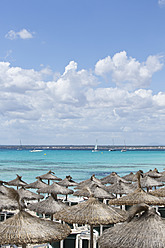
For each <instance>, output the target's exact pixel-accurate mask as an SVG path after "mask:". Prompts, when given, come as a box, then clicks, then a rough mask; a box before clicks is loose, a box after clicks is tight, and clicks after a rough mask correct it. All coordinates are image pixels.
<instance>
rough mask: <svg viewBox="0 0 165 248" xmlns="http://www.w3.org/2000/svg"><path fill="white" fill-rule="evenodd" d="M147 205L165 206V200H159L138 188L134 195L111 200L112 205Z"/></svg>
mask: <svg viewBox="0 0 165 248" xmlns="http://www.w3.org/2000/svg"><path fill="white" fill-rule="evenodd" d="M139 203H146V204H148V205H165V199H163V198H159V197H156V196H153V195H151V194H150V193H147V192H145V191H144V190H143V189H141V188H138V189H136V190H135V191H134V192H133V193H130V194H128V195H126V196H122V197H120V198H118V199H113V200H109V204H110V205H135V204H139Z"/></svg>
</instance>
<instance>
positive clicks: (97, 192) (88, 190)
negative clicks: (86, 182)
mask: <svg viewBox="0 0 165 248" xmlns="http://www.w3.org/2000/svg"><path fill="white" fill-rule="evenodd" d="M91 194H92V195H93V197H95V198H99V199H113V198H115V196H114V195H113V194H111V193H108V192H107V191H106V190H105V189H103V188H100V187H99V186H98V185H97V184H94V185H92V186H90V187H84V188H82V189H80V190H78V191H75V192H74V193H73V195H74V196H85V197H90V195H91Z"/></svg>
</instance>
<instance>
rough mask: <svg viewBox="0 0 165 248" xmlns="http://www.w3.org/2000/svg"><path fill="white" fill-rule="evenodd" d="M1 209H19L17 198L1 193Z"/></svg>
mask: <svg viewBox="0 0 165 248" xmlns="http://www.w3.org/2000/svg"><path fill="white" fill-rule="evenodd" d="M0 199H1V200H0V210H2V209H10V210H15V209H19V204H18V202H17V200H15V199H10V198H9V197H8V196H7V195H3V194H2V193H0Z"/></svg>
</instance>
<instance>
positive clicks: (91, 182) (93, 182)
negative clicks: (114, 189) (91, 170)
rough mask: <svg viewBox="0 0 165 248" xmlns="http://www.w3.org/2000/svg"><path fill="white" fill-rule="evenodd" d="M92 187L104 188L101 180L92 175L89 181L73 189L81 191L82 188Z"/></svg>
mask: <svg viewBox="0 0 165 248" xmlns="http://www.w3.org/2000/svg"><path fill="white" fill-rule="evenodd" d="M92 185H98V186H99V187H102V188H105V186H104V185H103V184H102V182H101V180H99V179H98V178H96V177H95V175H92V176H91V177H90V178H89V179H87V180H84V181H82V182H80V183H78V185H77V186H76V187H75V189H81V188H83V187H91V186H92Z"/></svg>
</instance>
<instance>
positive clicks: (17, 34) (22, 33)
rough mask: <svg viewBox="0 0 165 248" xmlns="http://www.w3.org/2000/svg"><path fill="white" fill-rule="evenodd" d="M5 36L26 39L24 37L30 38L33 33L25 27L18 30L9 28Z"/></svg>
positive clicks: (12, 38) (13, 38) (10, 38)
mask: <svg viewBox="0 0 165 248" xmlns="http://www.w3.org/2000/svg"><path fill="white" fill-rule="evenodd" d="M5 37H6V38H7V39H9V40H16V39H18V38H20V39H23V40H26V39H32V38H33V33H31V32H29V31H28V30H27V29H25V28H24V29H22V30H20V31H19V32H15V31H14V30H10V31H9V32H8V33H7V34H6V35H5Z"/></svg>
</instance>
